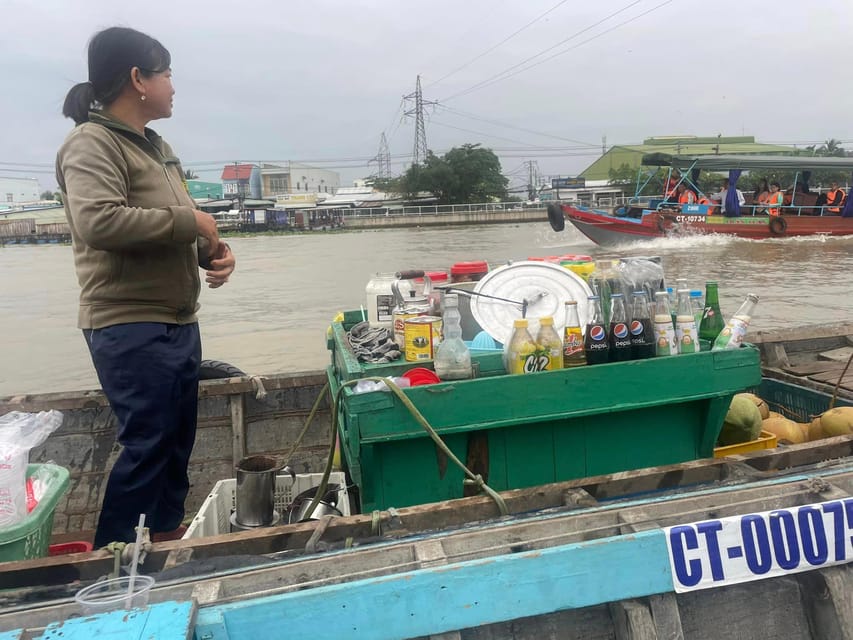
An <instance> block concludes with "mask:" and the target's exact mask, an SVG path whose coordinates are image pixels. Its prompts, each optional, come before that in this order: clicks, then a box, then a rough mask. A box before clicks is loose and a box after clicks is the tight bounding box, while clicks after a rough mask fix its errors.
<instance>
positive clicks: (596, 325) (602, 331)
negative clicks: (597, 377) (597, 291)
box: [583, 296, 610, 364]
mask: <svg viewBox="0 0 853 640" xmlns="http://www.w3.org/2000/svg"><path fill="white" fill-rule="evenodd" d="M589 305H590V309H591V313H592V317H591V318H590V321H589V323H587V325H586V333H585V334H584V339H583V351H584V354H585V355H586V363H587V364H604V363H605V362H608V361H609V360H610V344H609V343H608V341H607V325H606V324H605V323H604V313H603V312H602V310H601V298H599V297H598V296H589Z"/></svg>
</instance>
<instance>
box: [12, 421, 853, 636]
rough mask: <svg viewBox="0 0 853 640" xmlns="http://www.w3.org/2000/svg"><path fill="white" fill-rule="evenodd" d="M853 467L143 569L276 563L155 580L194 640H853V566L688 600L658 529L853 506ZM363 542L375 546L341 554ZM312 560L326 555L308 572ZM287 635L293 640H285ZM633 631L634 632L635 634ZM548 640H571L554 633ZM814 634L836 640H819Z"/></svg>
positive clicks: (311, 526) (17, 606) (830, 456)
mask: <svg viewBox="0 0 853 640" xmlns="http://www.w3.org/2000/svg"><path fill="white" fill-rule="evenodd" d="M851 452H853V437H844V438H834V439H831V440H825V441H821V442H817V443H809V444H805V445H797V446H792V447H787V448H783V449H780V450H769V451H762V452H756V453H753V454H746V455H743V456H737V457H733V458H729V459H721V460H713V461H709V460H705V461H696V462H691V463H684V464H680V465H671V466H667V467H660V468H652V469H643V470H638V471H631V472H623V473H618V474H611V475H609V476H602V477H599V478H588V479H584V480H583V481H573V482H566V483H559V484H555V485H546V486H543V487H535V488H531V489H524V490H517V491H510V492H506V494H505V496H506V499H507V502H508V503H509V505H510V507H511V510H512V511H513V513H514V514H515V516H514V517H512V518H500V517H497V515H496V508H495V506H494V504H493V503H492V502H491V501H490V500H488V499H486V498H481V497H477V498H464V499H461V500H454V501H449V502H447V503H438V504H434V505H423V506H421V507H412V508H409V509H400V510H399V511H396V512H394V513H391V512H382V513H381V514H380V517H379V525H380V528H379V530H377V529H376V527H375V525H374V520H373V518H372V517H371V516H365V515H362V516H352V517H348V518H336V519H330V520H326V521H321V522H320V523H319V524H318V523H305V524H301V525H290V526H285V527H276V528H271V529H268V530H264V531H258V532H244V533H240V534H233V535H228V536H219V537H217V538H209V539H203V540H197V541H177V542H170V543H163V544H157V545H154V550H153V552H152V554H151V555H150V556H149V558H148V560H147V561H146V566H145V570H146V572H148V573H150V570H151V569H166V568H167V567H168V566H169V565H175V563H176V561H177V562H180V556H181V554H182V553H184V554H185V555H184V557H191V558H196V559H204V560H207V561H210V560H211V559H212V558H214V557H216V556H217V555H219V554H234V553H242V554H252V555H255V554H258V553H264V554H267V555H268V556H269V557H268V558H267V559H266V561H267V562H270V561H272V563H271V564H264V565H259V564H258V563H259V562H260V559H258V558H256V557H255V558H246V559H245V560H244V561H245V562H246V563H247V564H246V565H245V566H242V567H239V569H238V570H236V571H234V570H232V571H228V570H216V569H215V567H214V565H213V564H210V565H209V566H208V571H207V574H206V575H193V574H192V573H189V574H184V575H183V576H180V575H179V574H176V573H174V569H172V571H173V573H172V576H171V577H170V574H169V572H168V571H163V572H162V573H160V574H159V575H157V576H156V577H157V579H158V583H157V586H156V588H155V590H154V591H153V592H152V595H151V601H152V602H164V601H169V600H188V599H190V598H194V599H195V600H196V601H198V602H199V604H200V605H201V606H202V608H201V610H200V612H199V618H198V622H197V626H196V637H203V634H205V633H209V634H210V635H209V636H206V637H208V638H210V639H211V640H219V639H225V638H228V639H229V640H238V638H248V637H250V636H249V634H250V633H251V634H252V637H265V638H277V637H292V634H294V633H296V634H309V633H310V632H311V629H310V626H309V625H310V624H315V623H316V619H314V618H313V617H312V615H307V614H308V613H311V612H313V613H314V614H317V612H318V611H319V610H321V609H322V608H323V607H325V609H326V610H328V611H332V612H335V614H334V615H332V616H331V618H332V619H331V620H330V619H325V622H324V627H323V632H324V633H327V634H328V635H327V636H326V637H345V635H346V634H347V632H349V633H352V632H353V631H352V630H353V629H357V630H358V637H359V638H392V637H411V636H415V635H428V634H437V633H446V632H450V631H456V630H460V629H465V630H466V631H465V632H464V633H459V634H457V635H452V636H450V637H456V638H472V639H478V640H479V639H482V640H486V639H488V638H497V637H500V638H514V639H521V638H534V637H577V638H581V637H583V638H598V637H600V638H605V637H607V638H612V637H614V636H615V637H625V638H659V637H690V638H712V637H717V636H716V635H715V634H714V633H713V631H714V630H715V629H716V627H715V626H714V625H713V624H711V623H712V621H713V620H714V618H715V617H717V618H718V619H720V616H729V615H730V616H731V620H729V619H728V618H726V620H727V635H730V636H731V637H738V638H740V637H751V638H778V637H786V638H810V637H839V638H840V637H849V635H847V636H845V635H836V632H839V631H840V630H844V629H853V608H851V605H853V600H851V598H850V594H851V589H853V569H851V567H850V566H849V565H848V566H841V567H837V566H836V567H826V568H823V569H816V570H815V571H812V572H808V573H804V574H796V575H794V574H792V575H790V576H785V577H780V578H778V579H774V580H764V581H759V582H751V583H749V584H738V585H729V586H722V587H720V588H717V589H712V590H709V591H706V592H702V593H703V595H702V597H701V598H699V597H698V596H697V594H696V593H683V594H678V595H676V594H674V593H672V583H671V580H672V578H671V577H670V574H669V568H668V561H667V560H666V555H665V553H662V552H661V549H662V547H661V545H662V544H663V543H662V536H663V532H662V531H661V527H666V526H670V525H677V524H683V523H687V522H695V521H699V520H703V519H706V518H722V517H726V516H734V515H741V514H744V513H753V512H761V511H767V510H771V509H784V508H791V507H796V506H799V505H804V504H811V503H815V502H821V501H827V500H840V499H846V498H849V496H850V495H851V494H853V463H851V459H850V454H851ZM661 487H669V488H668V489H664V490H662V489H661ZM318 531H320V532H321V535H319V536H318V535H317V532H318ZM351 537H355V538H356V539H359V538H361V539H362V542H361V543H360V545H359V546H356V548H353V549H346V548H343V547H344V546H345V541H346V539H347V538H351ZM324 543H325V545H328V546H322V545H324ZM306 546H307V547H309V549H311V548H313V549H317V550H319V549H320V548H325V549H326V550H327V551H326V553H323V554H319V555H307V556H306V555H305V554H306V551H305V548H306ZM620 549H621V551H620ZM188 551H191V554H190V553H185V552H188ZM106 556H107V554H105V553H104V552H97V553H95V554H89V556H88V557H67V558H47V559H44V560H39V561H31V562H29V563H8V564H7V565H0V583H2V584H4V585H9V586H11V583H12V582H18V583H22V582H26V581H27V580H28V579H29V580H33V579H36V581H37V582H36V583H39V582H41V581H42V580H44V579H46V578H49V577H51V576H52V577H54V578H55V577H56V576H58V575H64V576H65V578H66V579H67V578H68V576H69V575H70V573H72V572H73V573H76V574H77V576H78V577H80V578H81V579H83V580H86V579H91V577H93V576H95V575H97V574H99V573H100V572H103V571H104V570H105V569H106V567H107V566H108V565H109V564H110V563H111V560H110V559H109V558H108V557H106ZM495 563H498V564H495ZM200 573H202V574H203V573H204V572H203V571H201V572H200ZM481 573H482V575H480V574H481ZM455 576H464V578H461V577H460V578H459V580H462V582H461V583H460V582H459V580H457V578H456V577H455ZM478 576H479V578H478ZM451 583H452V584H453V588H450V587H449V586H448V585H449V584H451ZM442 586H445V587H447V589H446V593H445V591H444V590H443V588H442ZM63 588H64V589H65V590H66V592H65V593H64V594H57V593H54V598H56V597H57V595H59V596H60V597H59V599H56V600H54V601H53V602H47V603H44V604H41V605H34V604H32V602H31V601H30V600H31V599H33V598H36V597H37V595H38V591H39V589H44V587H39V588H36V587H19V588H18V589H16V590H14V591H10V592H6V594H4V597H3V599H2V605H3V612H4V613H2V614H0V631H3V630H9V629H14V628H18V627H20V626H21V625H22V622H25V624H26V625H28V626H29V627H30V628H38V627H42V626H45V625H47V624H49V623H50V622H52V621H55V620H61V619H65V618H67V617H68V616H70V615H73V614H74V613H76V605H75V604H74V603H73V601H71V600H70V595H71V593H73V591H76V590H77V589H78V588H79V585H71V586H68V587H61V586H58V590H59V591H60V592H61V590H62V589H63ZM416 593H419V594H421V595H420V596H415V595H414V594H416ZM545 593H547V597H545V595H544V594H545ZM507 594H513V595H512V597H507ZM531 594H539V596H538V597H534V596H533V595H531ZM424 598H426V599H431V601H432V602H433V605H431V607H433V608H434V607H435V602H438V600H441V602H442V603H443V604H442V607H440V609H441V610H442V615H440V616H429V615H424V614H425V613H426V612H427V611H429V610H430V609H429V608H427V607H426V601H425V600H424ZM436 598H437V599H436ZM370 602H382V603H385V604H384V605H383V606H381V607H377V606H372V605H368V603H370ZM358 603H362V604H361V605H359V604H358ZM472 603H478V604H477V605H476V606H472ZM771 603H775V606H773V607H771V606H770V605H771ZM348 605H351V606H350V607H349V609H348V610H347V611H343V610H342V609H341V607H347V606H348ZM293 611H300V612H304V614H301V615H300V616H297V617H294V616H292V614H289V613H288V612H293ZM359 611H361V613H359ZM531 616H535V617H531ZM520 618H524V620H522V621H518V619H520ZM283 619H287V620H288V623H287V625H284V626H285V627H286V629H287V633H288V634H290V635H289V636H285V635H282V630H281V629H280V628H279V629H277V628H276V626H275V625H279V627H281V620H283ZM248 620H252V621H254V622H253V623H252V624H248V623H247V621H248ZM510 621H516V622H510ZM401 625H404V626H401ZM620 625H629V626H631V627H632V628H633V629H634V630H633V631H632V632H630V633H627V632H625V633H621V635H620V632H617V631H615V630H616V629H617V628H619V627H620ZM706 625H710V626H706ZM226 626H227V628H228V633H227V634H226V633H224V632H223V629H225V627H226ZM402 629H405V630H406V631H407V632H409V636H406V635H404V634H403V633H402V631H401V630H402ZM549 629H551V630H552V631H553V632H554V633H558V632H560V630H562V633H560V635H548V630H549ZM567 629H571V630H572V631H571V633H570V634H568V635H567V633H566V630H567ZM703 629H704V631H703ZM812 629H818V630H820V631H821V632H820V633H816V634H815V635H814V636H812V635H811V634H812ZM667 630H669V631H667ZM670 632H671V633H670ZM668 634H669V635H668ZM673 634H674V635H673ZM309 637H310V636H309Z"/></svg>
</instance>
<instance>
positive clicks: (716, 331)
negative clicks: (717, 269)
mask: <svg viewBox="0 0 853 640" xmlns="http://www.w3.org/2000/svg"><path fill="white" fill-rule="evenodd" d="M725 324H726V323H725V321H724V320H723V314H722V313H720V294H719V292H718V291H717V283H716V282H707V283H705V311H704V312H703V313H702V322H701V323H700V324H699V338H700V339H701V340H709V341H710V342H712V343H713V342H714V340H716V339H717V336H718V335H720V331H722V330H723V327H724V326H725Z"/></svg>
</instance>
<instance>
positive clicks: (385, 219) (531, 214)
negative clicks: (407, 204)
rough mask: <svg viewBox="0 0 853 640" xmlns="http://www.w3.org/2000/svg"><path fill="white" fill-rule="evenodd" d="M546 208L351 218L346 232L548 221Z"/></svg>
mask: <svg viewBox="0 0 853 640" xmlns="http://www.w3.org/2000/svg"><path fill="white" fill-rule="evenodd" d="M547 219H548V218H547V214H546V213H545V211H544V210H543V209H515V210H512V211H465V212H459V213H424V214H411V213H409V214H405V215H393V214H389V215H372V216H359V215H358V214H355V215H348V216H346V217H345V218H344V228H345V229H387V228H401V227H449V226H461V225H479V224H514V223H519V222H540V221H546V220H547Z"/></svg>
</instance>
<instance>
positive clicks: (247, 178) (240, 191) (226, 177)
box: [222, 162, 261, 198]
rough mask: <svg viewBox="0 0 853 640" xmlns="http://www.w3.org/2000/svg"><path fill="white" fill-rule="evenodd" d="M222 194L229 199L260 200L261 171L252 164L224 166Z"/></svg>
mask: <svg viewBox="0 0 853 640" xmlns="http://www.w3.org/2000/svg"><path fill="white" fill-rule="evenodd" d="M222 187H223V188H222V192H223V195H224V196H225V197H226V198H228V197H229V196H230V197H234V196H237V197H243V198H260V197H261V170H260V167H258V166H257V165H254V164H239V163H236V162H235V163H234V164H226V165H225V167H224V168H223V169H222Z"/></svg>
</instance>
